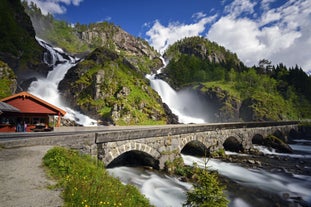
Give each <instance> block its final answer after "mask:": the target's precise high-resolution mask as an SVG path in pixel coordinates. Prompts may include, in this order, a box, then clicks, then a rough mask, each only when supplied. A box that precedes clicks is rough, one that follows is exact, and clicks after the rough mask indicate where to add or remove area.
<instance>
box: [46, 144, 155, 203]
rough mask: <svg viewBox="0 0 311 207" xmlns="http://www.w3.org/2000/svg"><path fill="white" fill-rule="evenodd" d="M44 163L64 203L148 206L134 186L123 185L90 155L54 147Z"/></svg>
mask: <svg viewBox="0 0 311 207" xmlns="http://www.w3.org/2000/svg"><path fill="white" fill-rule="evenodd" d="M43 163H44V165H45V166H47V167H48V169H49V171H50V173H51V175H52V176H53V177H54V178H56V179H57V180H58V184H57V186H58V187H61V188H62V189H63V197H64V201H65V206H83V207H87V206H135V207H136V206H143V207H145V206H151V205H150V203H149V201H148V200H147V199H146V198H145V197H144V196H143V195H141V194H140V192H139V191H138V190H137V188H135V187H134V186H132V185H123V184H122V183H121V182H120V181H119V180H118V179H116V178H114V177H112V176H110V175H109V174H108V172H107V171H106V170H105V169H104V166H103V165H102V163H101V162H97V161H96V160H94V159H92V158H91V157H89V156H86V155H80V154H78V152H76V151H73V150H67V149H65V148H61V147H55V148H53V149H51V150H49V151H48V152H47V154H46V155H45V156H44V158H43Z"/></svg>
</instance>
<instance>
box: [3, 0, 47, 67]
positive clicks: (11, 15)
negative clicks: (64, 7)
mask: <svg viewBox="0 0 311 207" xmlns="http://www.w3.org/2000/svg"><path fill="white" fill-rule="evenodd" d="M31 25H32V24H31V21H30V18H29V17H28V16H27V15H26V14H25V13H24V8H23V6H22V4H21V3H20V1H18V0H10V1H9V0H4V1H1V4H0V41H1V44H0V51H1V53H0V58H2V56H4V58H9V59H12V61H13V60H16V61H18V63H19V67H22V66H23V65H25V64H29V63H32V64H33V65H34V64H35V63H36V61H38V60H37V59H36V58H37V57H39V56H40V57H41V54H42V52H43V49H42V48H41V47H40V46H39V44H38V43H37V42H36V40H35V32H34V30H33V28H32V26H31ZM5 56H6V57H5Z"/></svg>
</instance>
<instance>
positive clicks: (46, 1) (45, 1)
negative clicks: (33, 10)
mask: <svg viewBox="0 0 311 207" xmlns="http://www.w3.org/2000/svg"><path fill="white" fill-rule="evenodd" d="M26 1H27V2H28V3H29V4H30V2H33V3H35V4H36V5H37V6H38V7H39V8H40V9H41V12H42V14H44V15H47V14H48V13H50V14H64V13H66V11H67V9H66V6H69V5H71V4H72V5H74V6H79V5H80V3H81V2H82V1H83V0H26Z"/></svg>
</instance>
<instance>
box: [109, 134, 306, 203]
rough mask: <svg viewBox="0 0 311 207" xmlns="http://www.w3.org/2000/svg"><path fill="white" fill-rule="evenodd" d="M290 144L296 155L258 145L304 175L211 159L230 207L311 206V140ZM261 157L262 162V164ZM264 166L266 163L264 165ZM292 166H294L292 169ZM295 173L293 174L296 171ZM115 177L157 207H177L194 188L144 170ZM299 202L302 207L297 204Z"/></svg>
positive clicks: (125, 170) (121, 171)
mask: <svg viewBox="0 0 311 207" xmlns="http://www.w3.org/2000/svg"><path fill="white" fill-rule="evenodd" d="M296 141H297V143H296V144H293V145H291V147H292V148H293V149H294V153H293V154H290V155H289V154H280V153H276V152H274V151H270V150H268V149H267V148H263V147H259V146H256V147H257V148H258V149H259V150H260V151H262V153H265V156H264V159H265V160H266V161H267V162H269V161H270V159H277V160H278V159H279V160H280V159H287V161H288V162H295V163H296V164H295V163H293V164H294V165H293V166H294V168H295V167H297V165H301V166H300V167H303V168H304V173H297V170H296V169H288V168H287V167H288V166H283V165H282V164H281V162H278V161H277V162H278V163H280V165H279V166H270V167H265V166H262V167H253V166H252V165H251V164H250V165H249V166H245V165H243V164H241V163H230V162H226V161H222V160H219V159H210V160H209V161H208V163H207V166H208V169H210V170H216V171H218V173H219V175H220V176H221V177H223V178H224V179H225V180H227V182H226V183H227V185H230V186H227V190H226V192H225V193H226V195H227V197H228V199H229V200H230V204H229V206H230V207H257V206H276V204H279V206H299V205H300V206H311V174H310V172H311V166H310V163H311V141H309V140H296ZM226 153H227V154H228V156H229V157H230V156H232V157H237V156H240V157H243V159H250V157H251V159H252V160H256V157H254V156H250V155H246V154H239V155H238V154H236V153H231V152H226ZM182 157H183V159H184V163H185V164H187V165H192V164H193V163H194V162H196V163H197V164H198V165H199V166H201V167H203V166H204V159H202V158H197V157H193V156H189V155H182ZM262 157H263V156H261V162H263V161H262V160H263V159H262ZM261 164H262V165H264V163H261ZM293 166H291V167H293ZM293 170H294V171H293ZM108 171H109V172H110V173H111V174H112V175H114V176H115V177H119V178H120V180H121V181H122V182H124V183H131V184H134V185H135V186H137V187H138V188H139V189H140V191H141V192H142V193H143V194H144V195H145V196H146V197H147V198H148V199H149V200H150V202H151V204H153V205H155V206H157V207H167V206H173V207H178V206H182V204H183V203H184V202H185V201H186V192H187V191H188V190H190V189H191V188H192V185H191V183H186V182H181V181H180V180H179V179H178V178H177V177H174V176H168V175H165V174H163V173H161V172H157V171H151V170H147V169H144V168H131V167H116V168H112V169H108ZM297 203H299V205H298V204H297Z"/></svg>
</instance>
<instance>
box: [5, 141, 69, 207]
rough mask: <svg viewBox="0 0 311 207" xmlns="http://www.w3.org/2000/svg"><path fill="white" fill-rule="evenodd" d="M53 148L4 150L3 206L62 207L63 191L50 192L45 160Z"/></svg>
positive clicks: (50, 182) (50, 181) (39, 147)
mask: <svg viewBox="0 0 311 207" xmlns="http://www.w3.org/2000/svg"><path fill="white" fill-rule="evenodd" d="M50 148H51V147H50V146H34V147H22V148H13V149H0V195H1V196H0V206H3V207H4V206H5V207H11V206H12V207H30V206H32V207H40V206H42V207H43V206H44V207H46V206H51V207H56V206H62V205H63V201H62V199H61V197H60V191H56V190H49V189H48V188H47V186H48V185H50V184H55V183H54V182H53V181H52V180H51V179H49V178H48V177H47V176H46V174H45V172H44V170H43V168H42V157H43V156H44V154H45V153H46V152H47V150H48V149H50Z"/></svg>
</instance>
